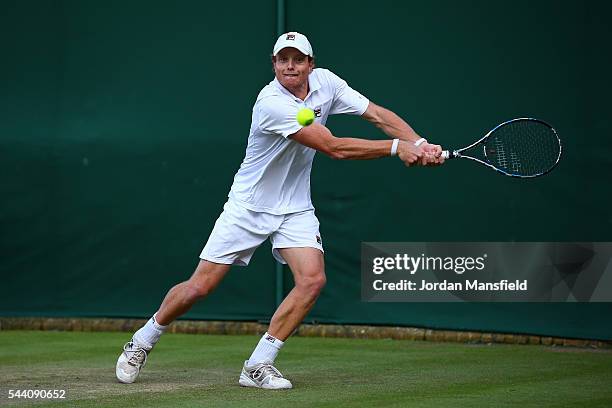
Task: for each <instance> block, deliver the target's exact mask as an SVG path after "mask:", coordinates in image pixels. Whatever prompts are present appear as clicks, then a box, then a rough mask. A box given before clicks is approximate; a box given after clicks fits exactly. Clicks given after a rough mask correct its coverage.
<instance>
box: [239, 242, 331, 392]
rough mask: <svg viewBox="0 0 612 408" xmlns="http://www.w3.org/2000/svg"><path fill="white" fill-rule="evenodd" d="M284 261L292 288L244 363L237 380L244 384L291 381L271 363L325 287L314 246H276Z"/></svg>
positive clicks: (277, 386) (320, 260) (264, 385)
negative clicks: (287, 265)
mask: <svg viewBox="0 0 612 408" xmlns="http://www.w3.org/2000/svg"><path fill="white" fill-rule="evenodd" d="M279 252H280V254H281V255H282V257H283V258H284V259H285V260H286V261H287V263H288V264H289V267H290V268H291V272H292V273H293V278H294V280H295V287H294V288H293V289H292V290H291V292H289V294H288V295H287V297H286V298H285V299H284V300H283V302H282V303H281V304H280V306H279V307H278V309H277V310H276V312H275V313H274V316H272V321H271V322H270V327H269V328H268V332H267V333H266V334H264V336H263V337H262V338H261V340H260V341H259V343H258V344H257V347H255V350H254V351H253V354H252V355H251V357H250V358H249V360H248V361H246V362H245V366H244V367H243V370H242V374H241V375H240V381H239V383H240V384H241V385H243V386H248V387H258V388H270V389H281V388H291V387H292V385H291V383H290V382H289V381H288V380H287V379H285V378H283V376H282V375H281V374H280V373H279V372H278V370H276V368H274V367H273V366H272V364H273V363H274V359H275V358H276V356H277V354H278V352H279V350H280V348H281V347H282V345H283V344H284V341H285V340H286V339H287V338H288V337H289V336H290V335H291V333H293V331H294V330H295V329H296V328H297V327H298V326H299V325H300V323H301V322H302V320H304V317H306V315H307V314H308V312H309V311H310V309H312V306H313V305H314V303H315V301H316V300H317V298H318V297H319V294H320V293H321V290H322V289H323V286H325V281H326V278H325V264H324V261H323V253H322V252H321V251H320V250H318V249H315V248H284V249H279Z"/></svg>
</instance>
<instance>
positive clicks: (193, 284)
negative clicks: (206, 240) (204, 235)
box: [116, 260, 230, 383]
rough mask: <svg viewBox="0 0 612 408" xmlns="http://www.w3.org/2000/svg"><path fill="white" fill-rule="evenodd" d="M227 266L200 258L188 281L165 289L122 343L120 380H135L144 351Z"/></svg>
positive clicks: (212, 286) (211, 286) (214, 284)
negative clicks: (153, 310) (148, 314)
mask: <svg viewBox="0 0 612 408" xmlns="http://www.w3.org/2000/svg"><path fill="white" fill-rule="evenodd" d="M229 269H230V265H224V264H217V263H212V262H208V261H205V260H201V261H200V263H199V264H198V266H197V268H196V270H195V272H194V273H193V275H191V278H189V280H187V281H185V282H182V283H179V284H178V285H176V286H174V287H173V288H172V289H170V290H169V291H168V294H166V297H165V298H164V301H163V302H162V304H161V306H160V308H159V310H158V311H157V313H155V314H154V315H153V317H152V318H151V319H150V320H149V321H148V322H147V323H146V324H145V325H144V326H143V327H141V328H140V329H139V330H138V331H137V332H136V333H134V336H133V337H132V341H130V342H128V343H127V344H126V345H125V346H124V349H123V350H124V351H123V353H121V355H120V356H119V360H118V361H117V367H116V375H117V379H118V380H119V381H121V382H123V383H133V382H134V381H136V378H137V377H138V374H139V373H140V369H141V368H142V367H143V366H144V365H145V363H146V360H147V354H148V353H149V351H151V349H152V348H153V346H155V343H157V341H158V340H159V338H160V336H161V335H162V334H163V332H164V331H165V330H166V327H167V326H168V325H169V324H170V323H172V322H173V321H174V320H175V319H176V318H178V317H179V316H181V315H183V314H185V313H186V312H187V311H188V310H189V309H190V308H191V306H193V304H194V303H195V302H196V301H197V300H199V299H202V298H204V297H206V296H207V295H208V294H209V293H210V292H212V291H213V290H214V289H215V288H216V287H217V285H219V283H220V282H221V280H223V277H224V276H225V274H226V273H227V272H228V271H229Z"/></svg>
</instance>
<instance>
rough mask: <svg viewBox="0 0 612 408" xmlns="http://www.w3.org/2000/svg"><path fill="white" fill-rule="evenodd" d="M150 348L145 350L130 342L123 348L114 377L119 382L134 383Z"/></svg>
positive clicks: (145, 361)
mask: <svg viewBox="0 0 612 408" xmlns="http://www.w3.org/2000/svg"><path fill="white" fill-rule="evenodd" d="M150 351H151V348H146V347H144V346H142V345H140V344H138V343H136V342H135V341H134V339H133V338H132V340H130V341H128V342H127V343H126V344H125V346H123V353H121V355H120V356H119V359H118V360H117V367H116V369H115V375H116V376H117V379H118V380H119V382H122V383H125V384H131V383H133V382H134V381H136V378H138V374H140V370H141V369H142V368H143V367H144V366H145V364H146V363H147V355H148V354H149V352H150Z"/></svg>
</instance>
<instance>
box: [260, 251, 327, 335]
mask: <svg viewBox="0 0 612 408" xmlns="http://www.w3.org/2000/svg"><path fill="white" fill-rule="evenodd" d="M279 252H280V254H281V255H282V257H283V258H284V259H285V261H287V263H288V264H289V268H290V269H291V272H292V273H293V279H294V281H295V287H294V288H293V289H292V290H291V292H289V294H288V295H287V297H286V298H285V299H284V300H283V302H282V303H281V304H280V306H279V307H278V309H277V310H276V312H275V313H274V316H272V321H271V322H270V327H269V328H268V333H269V334H271V335H272V336H274V337H276V338H277V339H279V340H281V341H285V340H286V339H287V338H288V337H289V336H290V335H291V333H293V331H294V330H295V329H297V328H298V326H299V325H300V323H301V322H302V320H304V318H305V317H306V315H307V314H308V312H309V311H310V309H312V307H313V306H314V304H315V301H316V300H317V298H318V297H319V294H320V293H321V290H322V289H323V287H324V286H325V282H326V278H325V263H324V261H323V253H322V252H321V251H319V250H318V249H315V248H284V249H279Z"/></svg>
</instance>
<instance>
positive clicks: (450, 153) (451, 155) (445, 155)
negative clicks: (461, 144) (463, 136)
mask: <svg viewBox="0 0 612 408" xmlns="http://www.w3.org/2000/svg"><path fill="white" fill-rule="evenodd" d="M440 156H441V157H442V158H443V159H444V160H448V159H454V158H455V157H459V153H457V152H456V151H455V150H452V151H451V150H442V154H441V155H440Z"/></svg>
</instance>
